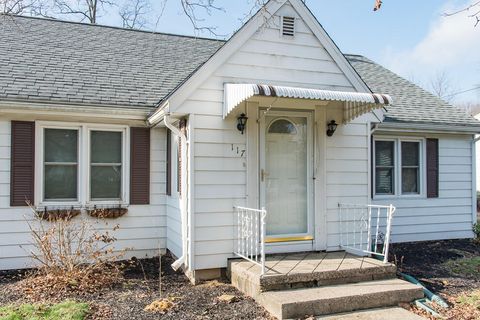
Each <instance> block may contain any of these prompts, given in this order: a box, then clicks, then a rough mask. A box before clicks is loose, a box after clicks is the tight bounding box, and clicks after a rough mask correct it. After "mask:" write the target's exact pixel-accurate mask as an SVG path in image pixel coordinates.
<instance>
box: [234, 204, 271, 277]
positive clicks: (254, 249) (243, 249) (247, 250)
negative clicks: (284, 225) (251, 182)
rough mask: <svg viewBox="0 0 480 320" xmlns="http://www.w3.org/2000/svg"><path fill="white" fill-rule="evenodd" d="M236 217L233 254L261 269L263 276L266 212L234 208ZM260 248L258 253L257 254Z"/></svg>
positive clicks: (263, 210)
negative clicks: (235, 236) (235, 237)
mask: <svg viewBox="0 0 480 320" xmlns="http://www.w3.org/2000/svg"><path fill="white" fill-rule="evenodd" d="M234 209H235V215H236V216H237V228H238V231H237V246H236V248H234V252H233V253H234V254H235V255H237V256H239V257H241V258H244V259H246V260H248V261H250V262H253V263H255V264H257V265H259V266H260V267H261V272H262V275H263V274H265V233H266V231H265V230H266V228H265V221H266V215H267V212H266V210H265V209H264V208H262V210H258V209H251V208H244V207H234ZM259 248H260V252H259Z"/></svg>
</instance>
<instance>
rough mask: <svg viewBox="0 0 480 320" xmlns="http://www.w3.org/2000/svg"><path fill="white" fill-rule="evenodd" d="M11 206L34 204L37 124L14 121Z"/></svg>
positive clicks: (12, 130)
mask: <svg viewBox="0 0 480 320" xmlns="http://www.w3.org/2000/svg"><path fill="white" fill-rule="evenodd" d="M11 134H12V135H11V138H12V141H11V162H10V165H11V172H10V206H12V207H15V206H26V205H27V204H26V201H27V200H28V201H30V202H31V203H34V200H35V199H34V182H35V122H27V121H12V128H11Z"/></svg>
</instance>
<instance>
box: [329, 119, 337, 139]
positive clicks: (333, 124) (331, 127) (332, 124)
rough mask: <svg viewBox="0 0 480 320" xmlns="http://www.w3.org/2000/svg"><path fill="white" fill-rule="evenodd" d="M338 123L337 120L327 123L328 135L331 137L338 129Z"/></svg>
mask: <svg viewBox="0 0 480 320" xmlns="http://www.w3.org/2000/svg"><path fill="white" fill-rule="evenodd" d="M337 126H338V124H337V123H336V122H335V120H332V121H330V122H329V123H328V124H327V136H329V137H331V136H333V134H334V133H335V130H337Z"/></svg>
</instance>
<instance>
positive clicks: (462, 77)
mask: <svg viewBox="0 0 480 320" xmlns="http://www.w3.org/2000/svg"><path fill="white" fill-rule="evenodd" d="M151 1H152V8H151V10H150V20H152V21H156V17H157V16H158V15H159V12H161V10H162V8H161V3H162V1H160V0H151ZM474 1H476V0H421V1H419V0H402V1H398V0H383V6H382V9H381V10H380V11H378V12H373V10H372V9H373V4H374V1H373V0H307V5H308V6H309V8H310V9H311V11H312V12H313V13H314V15H315V16H316V17H317V19H318V20H319V22H320V23H321V24H322V26H323V27H324V28H325V30H326V31H327V32H328V33H329V35H330V36H331V37H332V38H333V40H334V41H335V42H336V43H337V45H338V46H339V47H340V49H341V50H342V52H344V53H354V54H361V55H364V56H366V57H368V58H370V59H372V60H374V61H376V62H378V63H380V64H382V65H384V66H386V67H387V68H389V69H391V70H392V71H394V72H396V73H398V74H400V75H401V76H403V77H405V78H407V79H409V80H413V81H414V82H416V83H417V84H420V85H422V86H424V87H429V84H430V82H431V81H432V79H435V77H436V76H437V75H438V74H441V73H444V74H445V75H446V77H447V78H448V80H449V82H450V85H451V88H450V91H451V93H457V92H460V91H465V90H469V89H472V88H475V87H479V86H480V25H479V26H478V27H476V28H475V27H474V22H475V21H474V20H473V19H472V18H469V17H468V13H463V14H459V15H456V16H453V17H444V16H443V14H444V13H446V12H452V11H455V10H456V9H458V8H462V7H465V6H466V5H468V4H469V3H473V2H474ZM252 2H253V0H216V2H215V3H216V4H217V5H218V6H221V7H223V8H224V9H225V10H224V11H216V12H212V14H211V15H208V14H202V15H201V17H202V18H203V19H205V21H204V24H205V25H208V26H216V27H217V29H216V33H217V34H219V35H220V36H219V37H220V38H228V37H229V36H230V35H231V34H232V33H233V32H234V31H235V30H237V29H238V28H239V27H241V25H242V20H244V17H245V14H246V13H247V12H248V11H249V9H250V8H251V7H252ZM179 3H180V1H179V0H168V1H167V5H166V7H165V9H164V11H163V15H162V16H161V18H160V19H159V22H158V24H157V25H156V27H155V25H154V23H152V24H151V25H150V26H148V27H149V28H150V29H155V30H156V31H159V32H168V33H175V34H187V35H194V34H195V32H194V30H193V28H192V25H191V24H190V23H189V21H188V20H187V18H186V17H185V16H184V15H183V14H182V10H181V8H180V6H179ZM100 23H102V24H109V25H121V22H120V19H119V17H118V15H117V14H116V12H115V11H114V10H109V13H108V14H106V13H105V14H103V16H102V17H101V18H100ZM199 35H200V36H206V37H213V35H211V34H209V33H208V32H207V33H203V34H202V33H201V34H199ZM451 98H452V102H453V103H456V104H466V103H476V104H480V90H473V91H469V92H466V93H463V94H459V95H455V96H453V97H451Z"/></svg>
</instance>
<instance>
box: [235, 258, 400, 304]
mask: <svg viewBox="0 0 480 320" xmlns="http://www.w3.org/2000/svg"><path fill="white" fill-rule="evenodd" d="M266 267H267V272H266V274H265V275H264V276H263V277H262V276H261V272H260V267H259V266H258V265H255V264H253V263H251V262H248V261H245V260H230V261H229V267H228V269H229V275H230V279H231V281H232V284H233V285H234V286H235V287H237V288H238V289H240V290H241V291H243V292H244V293H246V294H248V295H250V296H256V295H257V294H259V293H260V292H266V291H273V290H286V289H299V288H312V287H321V286H328V285H336V284H346V283H357V282H362V281H373V280H384V279H393V278H396V270H397V269H396V266H395V265H393V264H390V263H387V264H384V263H383V262H381V261H378V260H375V259H372V258H368V257H358V256H354V255H351V254H348V253H345V252H331V253H326V252H318V253H304V254H290V255H283V256H282V255H276V256H270V257H268V259H267V263H266Z"/></svg>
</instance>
